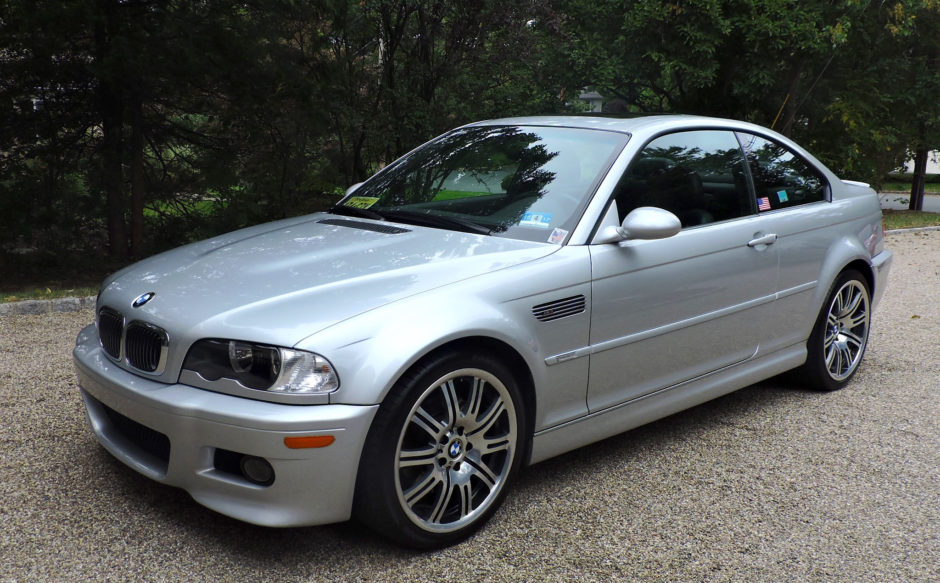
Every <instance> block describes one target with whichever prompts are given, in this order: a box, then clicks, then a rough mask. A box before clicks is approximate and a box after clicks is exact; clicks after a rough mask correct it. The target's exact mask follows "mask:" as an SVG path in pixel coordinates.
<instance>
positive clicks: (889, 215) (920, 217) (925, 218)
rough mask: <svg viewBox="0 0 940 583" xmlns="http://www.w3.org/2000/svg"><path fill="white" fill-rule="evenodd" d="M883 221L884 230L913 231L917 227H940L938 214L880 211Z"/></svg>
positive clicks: (939, 214) (939, 215)
mask: <svg viewBox="0 0 940 583" xmlns="http://www.w3.org/2000/svg"><path fill="white" fill-rule="evenodd" d="M881 212H882V215H883V216H884V219H885V228H886V229H888V230H889V231H890V230H892V229H915V228H919V227H936V226H940V213H925V212H922V211H895V210H884V211H881Z"/></svg>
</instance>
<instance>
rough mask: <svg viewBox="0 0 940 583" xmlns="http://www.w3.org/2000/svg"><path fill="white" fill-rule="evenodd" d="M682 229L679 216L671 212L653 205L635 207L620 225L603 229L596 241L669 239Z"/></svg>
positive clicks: (602, 242)
mask: <svg viewBox="0 0 940 583" xmlns="http://www.w3.org/2000/svg"><path fill="white" fill-rule="evenodd" d="M681 230H682V222H681V221H679V217H677V216H676V215H674V214H672V213H671V212H669V211H667V210H664V209H661V208H656V207H652V206H642V207H640V208H636V209H633V210H632V211H630V214H628V215H627V216H626V217H624V219H623V223H621V224H620V226H619V227H613V226H607V227H604V228H603V229H601V232H600V233H598V236H597V237H596V238H595V239H594V242H595V243H600V244H604V243H619V242H620V241H627V240H630V239H643V240H650V239H667V238H669V237H672V236H673V235H675V234H676V233H678V232H679V231H681Z"/></svg>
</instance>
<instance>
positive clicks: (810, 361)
mask: <svg viewBox="0 0 940 583" xmlns="http://www.w3.org/2000/svg"><path fill="white" fill-rule="evenodd" d="M870 325H871V291H870V290H869V288H868V282H867V280H866V279H865V277H864V276H863V275H862V274H861V273H859V272H857V271H855V270H847V271H843V272H842V273H841V274H839V277H837V278H836V281H835V282H834V283H833V284H832V288H831V289H830V290H829V295H828V296H827V297H826V302H825V303H824V304H823V306H822V309H821V310H820V312H819V316H818V317H817V319H816V324H815V325H814V326H813V332H812V334H810V337H809V340H808V341H807V343H806V348H807V352H808V354H807V357H806V363H805V364H804V365H803V366H802V368H800V369H799V372H800V377H801V378H802V379H803V380H804V381H805V382H807V383H808V384H809V385H810V386H811V387H813V388H814V389H817V390H820V391H834V390H837V389H841V388H842V387H844V386H845V385H846V384H847V383H848V382H849V381H850V380H852V377H853V376H855V373H856V372H857V371H858V367H859V365H860V364H861V362H862V357H863V356H864V354H865V347H866V346H868V335H869V331H870Z"/></svg>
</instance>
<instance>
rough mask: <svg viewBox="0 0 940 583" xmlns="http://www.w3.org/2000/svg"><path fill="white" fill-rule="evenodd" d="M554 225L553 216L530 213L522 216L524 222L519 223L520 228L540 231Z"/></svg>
mask: <svg viewBox="0 0 940 583" xmlns="http://www.w3.org/2000/svg"><path fill="white" fill-rule="evenodd" d="M551 224H552V214H551V213H530V212H525V213H523V214H522V220H521V221H519V226H520V227H538V228H540V229H547V228H549V227H550V226H551Z"/></svg>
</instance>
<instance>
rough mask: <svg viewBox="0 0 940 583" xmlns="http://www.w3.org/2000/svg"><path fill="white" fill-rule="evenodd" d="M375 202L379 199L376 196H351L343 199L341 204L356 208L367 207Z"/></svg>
mask: <svg viewBox="0 0 940 583" xmlns="http://www.w3.org/2000/svg"><path fill="white" fill-rule="evenodd" d="M377 202H379V199H378V197H376V196H353V197H351V198H349V199H347V200H345V201H343V205H345V206H351V207H354V208H357V209H367V208H369V207H370V206H372V205H374V204H375V203H377Z"/></svg>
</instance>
